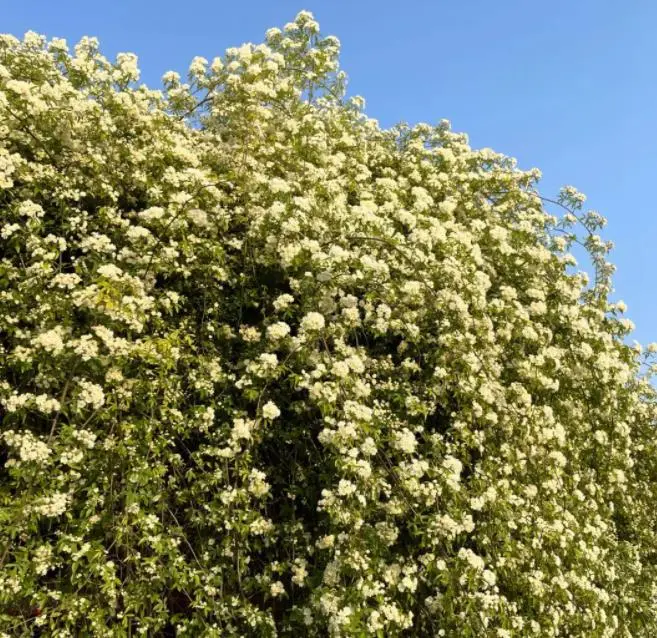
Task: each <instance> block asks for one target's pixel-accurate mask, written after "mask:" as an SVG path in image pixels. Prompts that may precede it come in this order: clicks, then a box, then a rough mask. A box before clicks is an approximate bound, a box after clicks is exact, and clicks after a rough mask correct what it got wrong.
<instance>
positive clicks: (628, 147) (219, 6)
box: [0, 0, 657, 344]
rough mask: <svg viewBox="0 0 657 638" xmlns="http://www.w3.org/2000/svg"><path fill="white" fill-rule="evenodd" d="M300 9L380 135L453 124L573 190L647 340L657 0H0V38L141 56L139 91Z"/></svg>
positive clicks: (651, 328) (655, 157) (652, 275)
mask: <svg viewBox="0 0 657 638" xmlns="http://www.w3.org/2000/svg"><path fill="white" fill-rule="evenodd" d="M301 9H308V10H310V11H312V12H313V13H314V15H315V18H316V19H317V20H318V21H319V23H320V26H321V28H322V32H323V33H324V34H325V35H329V34H332V35H336V36H337V37H338V38H339V39H340V41H341V42H342V68H343V69H344V70H345V71H346V72H347V74H348V75H349V78H350V82H349V92H350V93H352V94H359V95H362V96H363V97H365V99H366V102H367V112H368V114H369V115H370V116H371V117H375V118H377V119H378V120H379V121H380V122H381V124H382V125H383V126H389V125H391V124H393V123H395V122H397V121H400V120H404V121H407V122H410V123H414V122H419V121H422V122H429V123H437V122H438V121H439V120H440V119H441V118H447V119H449V120H451V122H452V124H453V128H454V130H456V131H461V132H466V133H468V135H469V136H470V141H471V144H472V145H473V146H475V147H483V146H488V147H492V148H493V149H495V150H496V151H499V152H503V153H506V154H508V155H512V156H513V157H516V158H517V159H518V163H519V167H520V168H532V167H534V166H536V167H538V168H540V169H541V171H542V172H543V181H542V185H541V190H542V192H543V194H544V195H545V196H553V195H555V194H556V193H557V192H558V189H559V187H560V186H562V185H564V184H572V185H574V186H576V187H577V188H578V189H579V190H581V191H582V192H584V193H586V194H587V195H588V198H589V199H588V201H587V206H588V207H590V208H593V209H595V210H598V211H599V212H600V213H602V214H603V215H604V216H605V217H607V218H608V220H609V225H608V226H607V228H606V229H605V230H604V231H603V232H604V236H605V238H606V239H611V240H612V241H614V242H615V244H616V248H615V250H614V251H613V253H612V257H611V260H612V261H613V262H614V263H615V264H616V265H617V267H618V271H617V273H616V275H615V278H614V282H615V289H616V292H615V293H614V295H613V298H614V299H615V300H618V299H623V300H624V301H625V302H626V303H627V305H628V306H629V310H628V313H627V316H628V317H629V318H630V319H632V320H633V321H634V322H635V323H636V325H637V329H636V332H635V334H634V337H635V338H636V339H638V340H639V341H640V342H642V343H644V344H646V343H648V342H649V341H653V340H657V321H656V319H657V299H656V297H655V294H654V293H653V291H654V290H655V281H656V280H657V246H656V245H655V244H656V240H657V205H656V203H655V200H656V198H655V184H656V183H657V83H656V81H655V80H656V78H657V2H655V1H654V0H643V1H642V0H625V1H624V2H620V1H619V0H546V1H544V2H528V1H527V0H497V1H496V2H490V1H489V0H486V1H484V0H458V1H456V0H451V1H448V0H397V1H395V2H392V1H388V0H233V1H231V2H225V1H222V0H212V1H210V0H194V1H193V2H192V1H188V2H173V1H170V0H139V1H137V0H133V1H130V0H113V1H112V2H89V1H86V0H78V1H73V0H57V1H56V2H51V1H50V0H0V32H8V33H13V34H14V35H17V36H20V35H22V34H23V33H24V32H25V31H26V30H28V29H31V30H34V31H37V32H39V33H44V34H46V35H48V36H49V37H53V36H57V37H64V38H66V39H67V40H68V41H69V44H74V43H75V42H77V41H78V40H79V38H80V37H81V36H82V35H95V36H97V37H98V38H100V41H101V47H102V49H103V51H104V53H105V54H106V55H107V56H109V57H113V56H114V55H115V54H116V53H117V52H120V51H130V52H134V53H136V54H137V55H138V56H139V58H140V67H141V69H142V80H143V81H145V82H146V83H148V84H149V85H152V86H159V83H160V77H161V75H162V73H164V72H165V71H167V70H170V69H173V70H177V71H180V72H183V71H185V70H186V68H187V65H188V63H189V62H190V61H191V59H192V58H193V57H194V56H195V55H202V56H205V57H208V58H211V57H213V56H215V55H218V54H222V53H223V51H224V50H225V49H226V48H227V47H229V46H236V45H239V44H241V43H243V42H255V43H257V42H261V41H262V38H263V35H264V32H265V30H266V29H267V28H269V27H272V26H283V25H284V24H285V23H286V22H288V21H290V20H292V18H293V17H294V16H295V15H296V13H297V12H298V11H299V10H301Z"/></svg>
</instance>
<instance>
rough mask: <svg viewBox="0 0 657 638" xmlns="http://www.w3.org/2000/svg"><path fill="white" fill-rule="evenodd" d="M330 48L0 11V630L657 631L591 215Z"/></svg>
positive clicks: (645, 478) (636, 457)
mask: <svg viewBox="0 0 657 638" xmlns="http://www.w3.org/2000/svg"><path fill="white" fill-rule="evenodd" d="M338 50H339V42H338V40H337V39H336V38H333V37H328V38H323V37H321V36H320V35H319V32H318V25H317V23H316V22H315V21H314V20H313V18H312V16H311V15H310V14H309V13H308V12H302V13H300V14H299V15H298V16H297V18H296V20H295V21H294V22H292V23H290V24H288V25H286V26H285V28H284V29H283V30H279V29H271V30H270V31H268V32H267V35H266V44H261V45H258V46H254V45H251V44H245V45H243V46H242V47H240V48H234V49H229V50H228V51H227V52H226V54H225V56H224V57H223V58H216V59H215V60H213V61H212V62H208V61H207V60H205V59H203V58H196V59H194V60H193V62H192V64H191V67H190V69H189V77H188V78H187V80H186V81H184V80H183V79H182V78H181V77H180V76H179V75H178V74H176V73H168V74H166V75H165V76H164V90H163V91H154V90H150V89H148V88H146V87H145V86H143V85H141V86H137V84H136V83H137V81H138V78H139V71H138V68H137V62H136V58H135V56H133V55H131V54H120V55H119V56H118V58H117V60H116V62H114V63H110V62H109V61H108V60H107V59H105V58H104V57H103V56H102V55H101V54H100V53H99V51H98V43H97V42H96V41H95V40H94V39H91V38H85V39H83V40H82V41H81V42H80V43H79V44H78V45H77V46H76V47H75V50H74V52H73V53H69V52H68V49H67V47H66V43H65V42H64V41H63V40H59V39H55V40H51V41H50V42H47V41H46V40H45V38H43V37H42V36H39V35H37V34H35V33H31V32H30V33H27V34H26V35H25V38H24V39H23V40H22V41H19V40H17V39H15V38H14V37H11V36H7V35H4V36H1V37H0V215H1V216H0V304H1V310H2V311H1V312H0V354H1V357H0V406H1V407H0V417H1V419H2V421H1V430H0V453H1V454H2V467H1V469H0V503H1V509H0V563H1V564H2V569H1V570H0V629H1V630H2V632H3V633H2V635H3V636H31V635H34V634H33V632H34V631H35V630H36V631H37V632H38V631H41V635H47V636H55V637H65V636H71V637H73V636H134V635H148V636H173V635H176V636H276V635H281V636H284V635H303V636H327V635H328V636H336V637H337V636H355V637H362V636H459V637H463V638H467V637H474V636H477V637H480V636H494V637H495V636H497V637H507V636H547V637H549V636H586V637H611V636H614V637H616V636H619V637H630V636H655V635H657V541H656V540H655V538H656V537H655V533H656V523H657V517H656V514H655V500H656V497H657V493H656V492H657V490H656V489H655V487H656V481H657V450H656V449H655V448H656V445H657V444H656V437H655V436H654V424H655V416H656V414H655V393H654V390H653V388H652V386H651V384H650V380H649V379H650V377H649V373H650V370H651V360H650V358H649V354H650V352H652V351H654V350H655V349H657V348H656V347H655V346H650V347H649V348H648V351H649V352H647V353H642V352H641V349H640V347H639V346H638V345H637V346H635V347H631V346H628V345H626V344H625V342H624V337H625V336H627V335H628V334H629V332H630V331H631V329H632V325H631V322H629V321H628V320H626V319H624V318H622V314H623V310H624V308H623V306H622V304H620V303H618V304H613V303H610V301H609V299H608V296H609V294H610V292H611V288H610V275H611V273H612V270H613V268H612V267H611V266H610V265H609V264H608V263H607V261H606V253H607V252H608V250H609V248H610V245H609V244H608V243H607V242H604V241H603V240H602V239H601V238H600V237H599V236H598V235H597V234H596V233H597V230H598V229H599V228H600V227H601V226H602V225H603V224H604V220H603V219H602V218H601V217H600V216H599V215H598V214H597V213H594V212H586V211H584V210H583V201H584V198H583V196H581V195H580V194H579V193H578V192H577V191H576V190H575V189H574V188H572V187H567V188H565V189H563V190H562V192H561V194H560V197H559V199H558V201H556V202H553V204H556V210H558V211H562V212H563V213H564V214H563V215H555V214H551V213H549V212H548V209H549V210H553V209H555V206H554V205H553V204H549V203H548V202H547V201H546V200H545V199H543V198H542V197H541V196H540V195H539V194H538V191H537V182H538V179H539V177H540V174H539V172H538V171H536V170H532V171H529V172H523V171H520V170H518V169H517V168H516V166H515V163H514V161H513V160H512V159H510V158H508V157H505V156H503V155H499V154H497V153H494V152H492V151H491V150H489V149H482V150H473V149H471V148H470V147H469V146H468V143H467V138H466V137H465V136H464V135H461V134H456V133H453V132H452V131H451V130H450V128H449V124H448V123H447V122H445V121H443V122H441V123H440V124H438V125H437V126H429V125H426V124H419V125H417V126H413V127H410V126H407V125H399V126H396V127H394V128H392V129H390V130H382V129H381V128H380V127H379V126H378V124H377V122H376V121H374V120H372V119H369V118H368V117H366V116H365V115H364V112H363V108H364V107H363V102H362V100H360V99H359V98H352V99H346V98H345V94H344V85H345V78H344V75H343V74H342V72H341V71H339V69H338ZM577 228H579V229H581V232H580V231H577ZM576 242H578V243H581V244H582V245H584V246H585V247H586V248H587V250H588V251H589V253H590V255H591V258H592V264H593V266H594V269H595V280H594V281H592V282H591V283H590V284H589V282H588V280H587V278H586V276H585V275H584V274H581V273H574V271H573V269H572V268H570V266H573V265H574V259H573V257H572V256H571V255H570V253H569V252H568V251H569V250H570V249H571V248H572V247H573V245H574V244H575V243H576ZM644 365H647V367H648V370H647V371H645V372H644V369H643V368H642V366H644Z"/></svg>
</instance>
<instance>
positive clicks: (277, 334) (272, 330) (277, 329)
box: [267, 321, 290, 341]
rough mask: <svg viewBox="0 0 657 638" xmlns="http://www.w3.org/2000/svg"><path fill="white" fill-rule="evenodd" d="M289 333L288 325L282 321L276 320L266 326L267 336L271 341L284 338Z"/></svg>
mask: <svg viewBox="0 0 657 638" xmlns="http://www.w3.org/2000/svg"><path fill="white" fill-rule="evenodd" d="M289 334H290V326H288V325H287V324H286V323H285V322H284V321H277V322H276V323H273V324H272V325H271V326H268V328H267V337H269V339H271V340H272V341H278V340H279V339H284V338H285V337H287V335H289Z"/></svg>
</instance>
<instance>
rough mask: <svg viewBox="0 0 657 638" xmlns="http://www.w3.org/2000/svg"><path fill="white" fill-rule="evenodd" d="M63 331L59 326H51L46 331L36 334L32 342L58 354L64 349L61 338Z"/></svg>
mask: <svg viewBox="0 0 657 638" xmlns="http://www.w3.org/2000/svg"><path fill="white" fill-rule="evenodd" d="M63 334H64V331H63V329H62V328H61V327H59V326H58V327H57V328H53V329H52V330H48V331H46V332H42V333H41V334H40V335H37V336H36V337H35V338H34V339H33V340H32V343H33V344H34V345H35V346H40V347H41V348H43V349H44V350H46V351H47V352H51V353H52V354H59V353H60V352H62V350H64V340H63V338H62V337H63Z"/></svg>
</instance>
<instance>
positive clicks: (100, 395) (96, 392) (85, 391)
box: [77, 381, 105, 410]
mask: <svg viewBox="0 0 657 638" xmlns="http://www.w3.org/2000/svg"><path fill="white" fill-rule="evenodd" d="M79 385H80V392H79V393H78V396H77V405H78V409H84V408H85V407H86V406H88V405H89V406H91V407H92V408H93V409H95V410H97V409H99V408H100V407H102V406H103V405H104V404H105V393H104V392H103V389H102V388H101V387H100V386H99V385H97V384H96V383H91V382H90V381H80V384H79Z"/></svg>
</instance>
